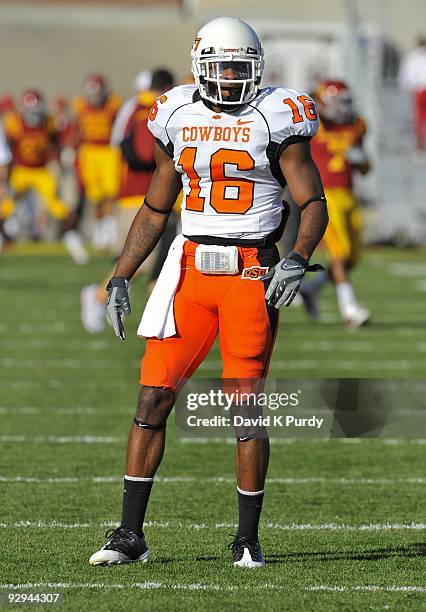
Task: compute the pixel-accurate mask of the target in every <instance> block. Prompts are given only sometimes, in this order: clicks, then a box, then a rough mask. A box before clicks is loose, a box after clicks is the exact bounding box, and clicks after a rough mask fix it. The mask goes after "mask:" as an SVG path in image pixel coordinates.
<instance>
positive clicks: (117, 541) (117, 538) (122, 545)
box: [89, 527, 151, 565]
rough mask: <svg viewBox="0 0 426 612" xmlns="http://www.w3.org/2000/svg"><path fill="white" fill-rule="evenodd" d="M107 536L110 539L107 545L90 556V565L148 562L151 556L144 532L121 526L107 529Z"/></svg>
mask: <svg viewBox="0 0 426 612" xmlns="http://www.w3.org/2000/svg"><path fill="white" fill-rule="evenodd" d="M106 537H107V538H109V539H108V541H107V543H106V544H105V546H103V547H102V548H101V549H100V550H98V551H97V552H95V553H94V554H93V555H92V556H91V557H90V559H89V563H90V565H122V564H124V563H138V562H142V563H146V562H147V561H149V560H150V558H151V553H150V552H149V549H148V547H147V545H146V542H145V537H144V535H143V534H142V535H138V534H137V533H135V532H134V531H133V530H132V529H128V528H126V527H119V528H118V529H111V530H110V531H107V533H106Z"/></svg>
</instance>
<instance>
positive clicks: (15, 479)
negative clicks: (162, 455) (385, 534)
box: [0, 476, 426, 486]
mask: <svg viewBox="0 0 426 612" xmlns="http://www.w3.org/2000/svg"><path fill="white" fill-rule="evenodd" d="M122 481H123V477H122V476H50V477H49V476H47V477H37V476H0V482H4V483H19V482H23V483H30V484H66V483H75V482H93V483H95V484H110V483H116V482H122ZM155 482H156V483H173V482H177V483H182V482H191V483H200V484H212V483H213V484H234V483H235V478H233V477H228V476H210V477H206V478H199V477H197V476H156V478H155ZM266 483H267V484H268V485H305V484H330V485H342V486H354V485H359V486H365V485H367V486H371V485H373V486H375V485H381V484H384V485H392V486H395V485H399V484H404V485H411V484H413V485H423V484H426V478H422V477H411V478H328V477H325V476H310V477H306V478H268V479H267V481H266Z"/></svg>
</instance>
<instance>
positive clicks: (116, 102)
mask: <svg viewBox="0 0 426 612" xmlns="http://www.w3.org/2000/svg"><path fill="white" fill-rule="evenodd" d="M120 106H121V98H120V97H119V96H116V95H114V94H110V95H109V96H108V98H107V99H106V101H105V104H104V105H103V106H90V104H89V103H88V102H87V100H86V99H85V98H83V97H79V98H76V99H75V100H74V112H75V114H76V118H77V126H78V133H79V140H80V142H81V143H90V144H101V145H107V144H109V140H110V137H111V129H112V124H113V123H114V119H115V116H116V114H117V112H118V109H119V108H120Z"/></svg>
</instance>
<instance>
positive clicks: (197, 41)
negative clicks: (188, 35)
mask: <svg viewBox="0 0 426 612" xmlns="http://www.w3.org/2000/svg"><path fill="white" fill-rule="evenodd" d="M200 42H201V38H196V39H195V40H194V44H193V46H192V50H193V51H196V50H197V49H198V46H199V44H200Z"/></svg>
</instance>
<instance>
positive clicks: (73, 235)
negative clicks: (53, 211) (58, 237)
mask: <svg viewBox="0 0 426 612" xmlns="http://www.w3.org/2000/svg"><path fill="white" fill-rule="evenodd" d="M62 240H63V243H64V245H65V247H66V249H67V251H68V253H69V254H70V256H71V258H72V260H73V261H74V262H75V263H76V264H77V265H79V266H85V265H86V264H87V263H88V261H89V259H90V258H89V255H88V253H87V251H86V249H85V248H84V244H83V240H82V238H81V234H79V232H77V231H75V230H69V231H68V232H65V234H64V235H63V237H62Z"/></svg>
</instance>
